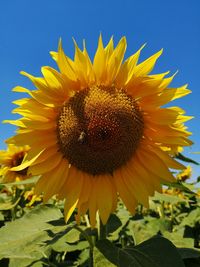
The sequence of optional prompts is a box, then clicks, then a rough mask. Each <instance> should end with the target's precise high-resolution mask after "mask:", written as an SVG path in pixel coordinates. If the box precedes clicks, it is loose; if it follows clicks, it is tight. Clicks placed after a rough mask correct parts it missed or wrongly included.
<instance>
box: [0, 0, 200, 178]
mask: <svg viewBox="0 0 200 267" xmlns="http://www.w3.org/2000/svg"><path fill="white" fill-rule="evenodd" d="M0 10H1V11H0V12H1V15H0V51H1V57H0V105H1V112H0V121H2V120H4V119H14V118H15V116H14V115H13V114H11V110H12V109H13V108H14V105H12V104H11V102H12V101H13V100H15V99H18V98H21V94H19V93H13V92H11V90H12V88H13V87H14V86H16V85H21V86H24V87H29V88H32V85H31V84H30V82H29V81H28V80H27V79H26V78H25V77H23V76H21V75H20V74H19V72H20V71H21V70H24V71H27V72H29V73H32V74H33V75H40V68H41V66H44V65H50V66H53V67H55V63H54V62H53V60H52V59H51V57H50V56H49V51H51V50H54V51H55V50H56V49H57V44H58V40H59V38H60V37H61V38H62V40H63V46H64V50H65V52H66V53H67V54H68V55H70V56H71V57H72V56H73V51H74V48H73V42H72V37H74V38H75V39H76V40H77V42H78V44H79V45H81V44H82V39H86V44H87V48H88V51H89V54H90V55H91V57H93V55H94V51H95V49H96V46H97V39H98V36H99V33H100V32H101V33H102V35H103V39H104V41H105V42H107V41H108V40H109V38H110V37H111V35H114V40H115V41H116V42H117V41H118V40H119V39H120V37H121V36H123V35H125V36H126V37H127V41H128V49H127V53H126V56H129V55H130V54H131V53H133V52H134V51H136V50H137V49H138V48H139V47H140V46H141V45H142V44H144V43H146V42H147V46H146V48H145V49H144V50H143V54H142V59H145V58H146V57H148V56H150V55H151V54H153V53H154V52H156V51H157V50H159V49H160V48H164V53H163V56H162V57H161V58H160V60H159V62H158V64H157V67H156V69H155V72H163V71H166V70H171V71H172V73H173V72H175V71H176V70H179V73H178V75H177V76H176V78H175V80H174V82H173V84H172V85H173V86H181V85H183V84H185V83H188V84H189V88H190V89H191V90H192V94H191V95H189V96H187V97H185V98H184V99H180V100H178V101H176V102H174V103H173V105H175V104H177V105H180V106H182V107H183V108H184V109H185V110H186V111H187V114H188V115H193V116H195V119H193V120H192V121H191V122H189V123H187V125H188V126H189V129H190V131H192V132H193V136H192V137H191V139H192V140H193V141H194V143H195V144H194V145H193V147H192V148H191V149H189V150H186V152H185V153H186V155H187V156H192V157H193V158H194V159H196V160H198V161H199V162H200V155H194V156H193V155H191V154H190V152H192V151H200V139H199V135H200V116H199V115H200V112H199V110H200V108H199V106H200V104H199V102H200V100H199V99H200V97H199V96H200V93H199V91H200V67H199V62H200V15H199V13H200V1H199V0H191V1H189V0H168V1H161V0H152V1H150V0H137V1H135V0H101V1H95V0H84V1H83V0H80V1H78V0H32V1H31V0H29V1H27V0H20V1H17V0H12V1H11V0H7V1H0ZM14 130H15V128H14V126H10V125H6V124H0V149H4V148H5V147H6V146H5V144H4V140H5V139H6V138H8V137H9V136H11V135H13V133H14ZM199 169H200V168H195V171H196V172H198V170H199ZM196 174H197V175H200V172H199V174H198V173H196Z"/></svg>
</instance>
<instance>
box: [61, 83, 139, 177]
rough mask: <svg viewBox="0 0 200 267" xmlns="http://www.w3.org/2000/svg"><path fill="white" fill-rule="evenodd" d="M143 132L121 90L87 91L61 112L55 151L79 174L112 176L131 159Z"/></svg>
mask: <svg viewBox="0 0 200 267" xmlns="http://www.w3.org/2000/svg"><path fill="white" fill-rule="evenodd" d="M143 128H144V123H143V116H142V112H141V111H140V110H139V107H138V105H137V103H136V102H135V101H134V99H133V98H131V97H130V96H128V95H127V94H126V93H125V92H124V91H123V90H119V89H116V88H114V87H103V86H95V87H92V88H87V89H84V90H82V91H79V92H77V93H76V94H75V95H74V96H73V97H71V98H70V99H69V101H67V102H66V103H65V104H64V105H63V107H62V109H61V112H60V115H59V117H58V122H57V139H58V145H59V150H60V151H61V153H62V154H63V156H64V157H65V158H66V159H67V160H68V161H69V163H70V164H72V165H73V166H75V167H76V168H78V169H79V170H82V171H84V172H86V173H89V174H92V175H100V174H112V173H113V171H114V170H116V169H118V168H119V167H121V166H122V165H124V164H125V163H126V162H127V161H128V160H129V159H130V158H131V157H132V156H133V154H134V152H135V150H136V149H137V147H138V144H139V142H140V140H141V138H142V135H143Z"/></svg>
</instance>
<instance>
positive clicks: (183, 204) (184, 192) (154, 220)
mask: <svg viewBox="0 0 200 267" xmlns="http://www.w3.org/2000/svg"><path fill="white" fill-rule="evenodd" d="M34 179H37V178H34ZM34 179H33V180H30V181H28V184H27V185H26V184H25V182H24V181H23V182H22V183H21V182H20V184H18V182H16V183H14V184H10V185H6V186H5V185H1V189H0V240H1V242H0V266H3V267H4V266H5V267H7V266H8V267H29V266H33V267H43V266H50V267H51V266H52V267H57V266H58V267H59V266H60V267H62V266H80V267H88V266H94V267H101V266H108V267H112V266H119V267H124V266H127V267H128V266H134V267H160V266H162V267H197V266H200V198H199V193H198V192H199V189H198V188H199V185H198V180H197V182H193V183H187V182H181V181H178V182H176V183H174V184H167V185H165V189H164V192H163V194H161V193H157V192H156V193H155V195H154V197H151V198H150V202H149V203H150V205H149V208H148V209H146V208H144V207H143V206H142V205H139V206H138V207H137V211H136V214H135V215H134V216H131V215H130V213H129V212H128V211H127V210H126V208H125V207H124V205H123V203H121V202H119V204H118V208H117V211H116V212H115V214H112V215H111V216H110V218H109V220H108V223H107V225H106V235H107V239H100V238H99V233H98V229H91V228H90V227H89V225H88V220H87V218H85V220H83V221H82V222H81V224H80V226H77V225H76V223H75V221H74V218H72V219H71V221H70V222H68V223H67V224H66V223H65V221H64V219H63V202H58V201H57V200H56V199H53V200H51V201H50V202H49V204H48V205H43V204H41V199H39V200H37V201H35V202H34V201H32V196H31V186H32V183H33V181H34ZM27 193H30V194H28V196H29V195H30V197H27V196H26V194H27ZM197 193H198V194H197ZM30 203H31V204H30ZM86 217H87V216H86ZM99 229H100V228H99Z"/></svg>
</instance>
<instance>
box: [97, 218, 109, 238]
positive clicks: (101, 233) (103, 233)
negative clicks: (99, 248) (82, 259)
mask: <svg viewBox="0 0 200 267" xmlns="http://www.w3.org/2000/svg"><path fill="white" fill-rule="evenodd" d="M99 222H100V223H99V240H102V239H106V236H107V227H106V225H104V224H103V223H102V221H101V219H100V218H99Z"/></svg>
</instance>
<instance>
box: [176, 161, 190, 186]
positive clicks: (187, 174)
mask: <svg viewBox="0 0 200 267" xmlns="http://www.w3.org/2000/svg"><path fill="white" fill-rule="evenodd" d="M191 176H192V168H191V166H190V165H188V166H187V167H186V169H185V170H183V171H182V172H181V173H179V174H177V176H176V177H177V179H178V180H179V181H181V182H185V181H186V180H188V179H190V178H191Z"/></svg>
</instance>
